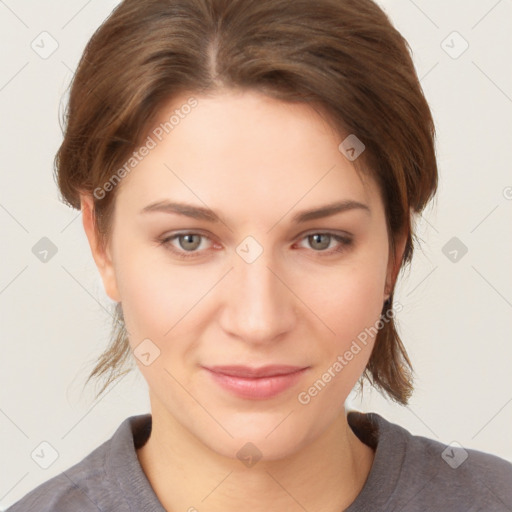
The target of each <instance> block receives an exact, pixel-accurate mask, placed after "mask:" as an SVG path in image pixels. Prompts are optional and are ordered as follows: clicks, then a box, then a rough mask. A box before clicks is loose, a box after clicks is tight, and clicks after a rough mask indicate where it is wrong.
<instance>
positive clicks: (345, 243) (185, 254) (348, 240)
mask: <svg viewBox="0 0 512 512" xmlns="http://www.w3.org/2000/svg"><path fill="white" fill-rule="evenodd" d="M186 235H198V236H200V237H202V238H208V237H207V236H206V235H204V234H202V233H197V232H193V231H190V232H184V233H177V234H175V235H172V236H167V237H164V238H160V239H158V243H159V244H160V245H162V246H164V247H165V248H166V249H167V250H170V251H171V252H172V253H174V254H175V255H176V256H178V257H179V258H182V259H189V258H198V257H200V256H201V254H200V252H199V251H197V250H196V251H183V250H178V249H176V248H175V247H173V246H172V245H171V242H172V241H173V240H176V239H178V238H179V237H181V236H186ZM313 235H326V236H329V237H331V239H334V240H335V241H336V242H338V243H339V244H341V247H342V248H339V247H337V248H334V249H328V250H327V249H326V250H320V251H315V250H314V249H312V250H313V252H316V253H319V254H320V255H325V256H332V255H334V254H336V253H341V252H343V251H344V249H345V248H348V247H350V246H351V245H352V244H353V238H352V237H351V236H342V235H339V234H336V233H331V232H328V231H313V232H311V233H307V234H306V235H304V236H303V237H302V238H301V241H302V240H304V239H307V238H308V237H310V236H313Z"/></svg>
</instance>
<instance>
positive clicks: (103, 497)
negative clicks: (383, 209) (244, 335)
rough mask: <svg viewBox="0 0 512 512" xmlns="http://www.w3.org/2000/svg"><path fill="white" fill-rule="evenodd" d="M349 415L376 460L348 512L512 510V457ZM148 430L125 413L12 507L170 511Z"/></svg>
mask: <svg viewBox="0 0 512 512" xmlns="http://www.w3.org/2000/svg"><path fill="white" fill-rule="evenodd" d="M347 417H348V422H349V425H350V427H351V428H352V430H353V431H354V433H355V434H356V435H357V436H358V437H359V439H361V441H363V442H364V443H365V444H367V445H369V446H371V447H372V448H374V449H375V459H374V462H373V465H372V468H371V470H370V473H369V475H368V478H367V480H366V482H365V485H364V487H363V489H362V490H361V492H360V493H359V495H358V496H357V498H356V499H355V501H354V502H353V503H352V504H351V505H350V506H349V507H348V509H346V512H363V511H364V512H368V511H371V512H381V511H382V512H390V511H393V512H398V511H403V512H420V511H450V512H451V511H453V512H455V511H457V512H458V511H461V512H462V511H463V512H478V511H482V512H483V511H485V512H498V511H499V512H507V511H508V512H511V511H512V464H511V463H510V462H507V461H506V460H504V459H502V458H500V457H496V456H494V455H490V454H487V453H484V452H481V451H477V450H472V449H466V450H465V449H464V448H462V447H458V446H456V445H449V446H447V445H444V444H442V443H440V442H438V441H435V440H433V439H429V438H426V437H421V436H416V435H412V434H411V433H410V432H409V431H407V430H406V429H404V428H402V427H400V426H399V425H396V424H394V423H391V422H389V421H387V420H386V419H384V418H383V417H382V416H380V415H379V414H376V413H361V412H358V411H350V412H349V413H348V416H347ZM150 433H151V415H150V414H144V415H139V416H132V417H130V418H127V419H126V420H124V421H123V422H122V423H121V425H120V426H119V427H118V429H117V431H116V432H115V433H114V435H113V436H112V438H111V439H109V440H108V441H106V442H105V443H103V444H102V445H101V446H99V447H98V448H96V449H95V450H94V451H92V452H91V453H90V454H89V455H87V456H86V457H85V458H84V459H83V460H82V461H80V462H79V463H78V464H76V465H74V466H72V467H71V468H69V469H67V470H66V471H63V472H62V473H60V474H59V475H56V476H54V477H53V478H51V479H50V480H48V481H47V482H44V483H42V484H41V485H39V486H38V487H36V488H35V489H34V490H32V491H31V492H29V493H28V494H27V495H25V496H24V497H23V498H22V499H21V500H19V501H18V502H17V503H15V504H14V505H12V507H10V508H9V509H8V511H7V512H22V511H23V512H27V511H34V512H35V511H37V512H69V511H80V512H98V511H101V512H110V511H116V512H128V511H132V512H165V509H164V508H163V506H162V504H161V503H160V502H159V500H158V498H157V496H156V495H155V493H154V491H153V489H152V487H151V484H150V483H149V481H148V479H147V478H146V475H145V474H144V471H143V470H142V467H141V465H140V463H139V461H138V458H137V453H136V451H135V450H136V447H137V448H138V447H140V446H142V445H144V443H145V442H146V441H147V439H148V437H149V435H150ZM313 512H314V511H313Z"/></svg>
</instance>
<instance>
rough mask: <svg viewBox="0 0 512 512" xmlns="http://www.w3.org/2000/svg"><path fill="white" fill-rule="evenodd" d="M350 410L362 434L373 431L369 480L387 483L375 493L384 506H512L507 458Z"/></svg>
mask: <svg viewBox="0 0 512 512" xmlns="http://www.w3.org/2000/svg"><path fill="white" fill-rule="evenodd" d="M355 415H356V416H357V418H355V417H354V415H352V417H351V423H354V424H355V426H356V428H358V425H363V427H362V428H363V431H362V432H363V434H364V433H366V434H367V435H368V432H374V434H373V437H371V435H370V437H369V440H370V441H371V442H373V443H374V445H375V446H376V451H375V460H374V465H373V467H372V470H371V472H370V476H369V479H368V480H371V484H373V485H375V483H378V484H379V486H380V487H381V488H382V487H384V488H385V489H386V495H384V494H381V496H380V497H381V499H382V504H383V506H385V507H390V506H391V507H392V508H390V509H393V510H394V509H397V510H399V509H400V507H403V509H404V510H408V511H410V512H416V511H423V510H447V511H451V510H453V511H456V510H457V511H458V510H464V511H475V512H476V511H479V510H486V511H507V510H508V511H510V510H512V464H511V463H510V462H508V461H507V460H505V459H503V458H500V457H498V456H496V455H492V454H490V453H486V452H483V451H479V450H474V449H470V448H464V447H463V446H461V445H460V444H459V443H457V442H451V443H449V444H445V443H443V442H441V441H438V440H435V439H431V438H428V437H424V436H419V435H414V434H412V433H411V432H409V431H408V430H406V429H405V428H403V427H401V426H399V425H396V424H394V423H391V422H389V421H387V420H385V419H384V418H383V417H382V416H380V415H378V414H376V413H367V414H362V413H359V412H357V411H355ZM368 425H370V426H371V427H373V430H372V429H371V428H368ZM353 428H354V427H353ZM365 428H366V430H364V429H365ZM372 473H373V474H372ZM384 481H385V482H386V483H385V484H383V482H384ZM385 509H388V508H385Z"/></svg>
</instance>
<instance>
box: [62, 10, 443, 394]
mask: <svg viewBox="0 0 512 512" xmlns="http://www.w3.org/2000/svg"><path fill="white" fill-rule="evenodd" d="M410 52H411V50H410V47H409V45H408V43H407V41H406V40H405V39H404V38H403V37H402V36H401V34H400V33H399V32H398V31H397V30H396V29H395V28H394V27H393V25H392V24H391V22H390V20H389V19H388V18H387V16H386V14H385V13H384V12H383V11H382V10H381V8H380V7H378V6H377V5H376V4H375V3H374V2H373V1H371V0H294V1H293V2H291V1H290V0H258V1H253V0H165V1H163V0H125V1H123V2H121V3H120V4H119V5H118V6H117V7H116V8H115V9H114V11H113V12H112V13H111V15H110V16H109V17H108V18H107V19H106V20H105V22H104V23H103V24H102V25H101V26H100V27H99V28H98V30H97V31H96V32H95V33H94V35H93V36H92V38H91V39H90V41H89V42H88V44H87V46H86V48H85V51H84V53H83V56H82V58H81V60H80V63H79V65H78V69H77V72H76V74H75V76H74V78H73V81H72V84H71V89H70V96H69V102H68V106H67V111H66V118H65V122H66V127H65V130H64V140H63V143H62V145H61V146H60V148H59V150H58V153H57V155H56V157H55V171H56V179H57V182H58V186H59V188H60V191H61V194H62V198H63V200H64V202H65V203H66V204H69V205H71V206H72V207H74V208H77V209H79V208H80V197H79V192H86V193H90V194H93V197H94V215H95V226H96V230H97V233H98V236H99V237H100V240H102V243H106V241H107V240H108V238H109V233H110V231H109V229H110V226H111V222H110V221H111V215H112V212H113V206H114V199H115V193H116V190H117V188H119V187H114V188H113V190H112V191H110V192H109V193H107V194H105V195H104V197H100V198H98V197H96V195H94V193H93V192H94V190H95V189H96V188H97V187H101V186H103V184H105V183H106V182H107V181H109V179H110V178H111V177H112V176H113V175H114V174H115V171H116V170H118V169H119V168H121V167H122V166H123V164H124V163H125V162H126V161H127V159H128V158H130V156H131V155H132V152H133V151H134V150H135V149H136V148H137V146H138V145H140V143H141V141H142V140H143V137H145V135H146V134H147V130H148V127H149V126H150V124H151V122H152V120H153V119H154V118H155V116H156V115H157V113H158V111H159V109H160V108H161V107H162V106H163V105H164V104H166V103H167V102H168V101H169V100H172V98H173V97H176V96H177V95H180V94H183V93H189V94H191V95H192V94H197V95H199V94H215V92H217V91H219V90H221V89H239V90H257V91H260V92H263V93H264V94H267V95H268V96H271V97H273V98H277V99H279V100H282V101H290V102H303V103H308V104H310V105H311V106H313V107H314V108H316V109H318V110H320V111H322V112H323V113H324V114H325V115H326V116H328V121H329V122H330V123H332V126H334V127H335V128H336V129H337V130H338V133H339V134H340V136H341V134H345V135H346V134H355V135H356V136H357V138H358V139H359V140H360V141H362V142H363V144H364V145H365V150H364V152H363V153H362V154H361V155H360V156H359V158H358V159H357V160H355V161H354V162H353V164H354V167H355V168H356V169H357V170H358V172H359V171H364V172H365V173H367V174H369V175H370V176H371V177H373V178H374V179H375V180H376V183H377V184H378V186H379V189H380V191H381V194H382V199H383V202H384V206H385V212H386V222H387V228H388V235H389V237H390V247H391V248H394V241H395V237H396V236H397V235H398V233H400V232H401V231H402V230H403V229H405V230H406V232H407V243H406V247H405V252H404V255H403V258H402V261H401V264H400V265H401V267H400V268H402V267H404V266H405V265H406V264H409V263H410V261H411V258H412V253H413V239H415V235H414V232H413V225H412V223H411V218H412V216H413V214H414V213H416V214H419V213H420V212H421V211H422V210H423V209H424V207H425V206H426V204H427V203H428V201H429V200H430V199H431V198H432V197H433V196H434V194H435V192H436V190H437V180H438V176H437V163H436V155H435V141H434V138H435V129H434V122H433V119H432V115H431V112H430V109H429V106H428V104H427V101H426V99H425V97H424V94H423V91H422V88H421V85H420V83H419V80H418V77H417V75H416V72H415V69H414V65H413V62H412V59H411V55H410ZM341 140H342V138H340V142H341ZM102 195H103V194H102ZM393 285H394V283H393ZM392 301H393V291H391V297H390V301H388V302H386V303H385V305H384V308H383V314H387V313H388V312H389V311H391V309H392V307H393V304H392ZM129 355H130V347H129V343H128V338H127V332H126V330H125V328H124V321H123V316H122V309H121V304H120V303H119V304H117V307H116V309H115V312H114V323H113V330H112V339H111V343H110V346H109V348H108V349H107V351H106V352H105V353H104V354H102V356H101V357H100V359H99V360H98V361H97V364H96V366H95V368H94V369H93V371H92V373H91V374H90V375H89V379H90V378H91V377H105V381H106V382H105V383H104V386H103V388H102V390H101V391H100V393H99V394H101V393H103V391H104V390H105V389H106V388H107V387H108V386H109V385H110V383H111V382H113V381H114V380H115V379H116V378H117V377H119V376H120V375H121V373H120V370H121V369H122V368H123V366H124V363H125V361H126V360H127V359H128V356H129ZM132 363H133V360H132ZM124 373H126V372H124ZM363 377H367V378H368V380H369V381H370V382H371V383H372V384H373V385H374V386H375V387H377V388H380V390H381V391H383V392H385V393H386V394H387V395H388V396H389V397H390V398H392V399H393V400H395V401H397V402H399V403H402V404H407V401H408V399H409V397H410V395H411V393H412V389H413V386H412V365H411V362H410V360H409V358H408V356H407V353H406V351H405V348H404V346H403V345H402V342H401V340H400V337H399V335H398V332H397V330H396V326H395V322H394V320H393V319H392V318H391V320H390V321H388V322H386V323H385V325H384V327H383V328H382V329H380V330H379V332H378V335H377V339H376V342H375V346H374V349H373V352H372V354H371V356H370V359H369V362H368V364H367V367H366V369H365V371H364V373H363ZM89 379H88V380H89Z"/></svg>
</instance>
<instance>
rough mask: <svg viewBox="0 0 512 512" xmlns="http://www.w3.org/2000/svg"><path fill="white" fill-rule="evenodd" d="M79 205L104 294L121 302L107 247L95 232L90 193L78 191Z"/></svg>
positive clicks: (92, 202)
mask: <svg viewBox="0 0 512 512" xmlns="http://www.w3.org/2000/svg"><path fill="white" fill-rule="evenodd" d="M80 206H81V210H82V224H83V226H84V231H85V234H86V236H87V240H88V241H89V246H90V249H91V253H92V257H93V259H94V262H95V263H96V266H97V267H98V270H99V272H100V275H101V279H102V281H103V287H104V288H105V292H106V294H107V295H108V296H109V297H110V298H111V299H112V300H113V301H115V302H121V296H120V294H119V290H118V287H117V281H116V275H115V272H114V265H113V263H112V259H111V256H110V254H109V250H108V248H107V247H103V244H102V243H101V242H100V240H99V238H98V234H97V232H96V220H95V216H94V201H93V199H92V196H91V195H90V194H84V193H80Z"/></svg>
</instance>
